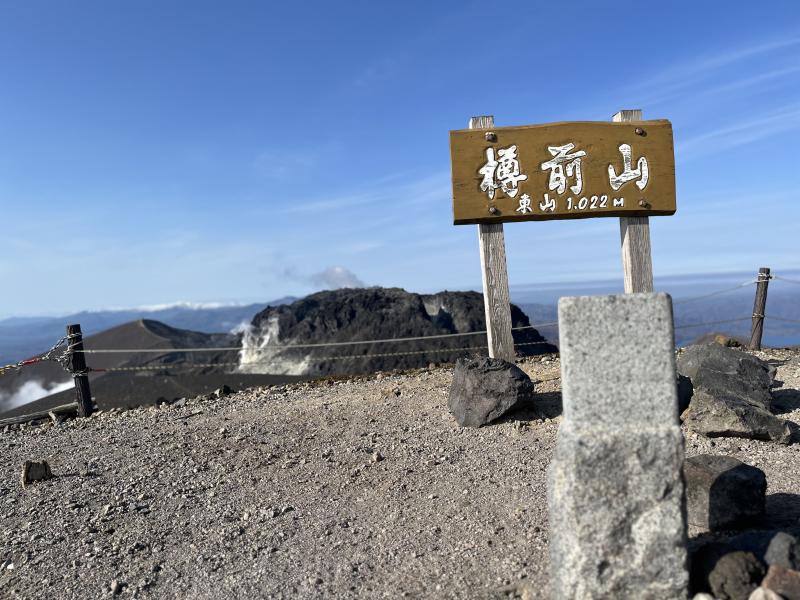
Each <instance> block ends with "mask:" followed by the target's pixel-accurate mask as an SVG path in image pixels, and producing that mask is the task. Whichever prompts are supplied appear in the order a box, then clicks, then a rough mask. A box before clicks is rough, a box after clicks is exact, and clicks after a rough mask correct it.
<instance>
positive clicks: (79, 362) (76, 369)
mask: <svg viewBox="0 0 800 600" xmlns="http://www.w3.org/2000/svg"><path fill="white" fill-rule="evenodd" d="M67 344H68V346H67V347H68V349H69V364H70V369H71V370H72V378H73V379H74V380H75V401H76V402H77V403H78V416H79V417H88V416H89V415H91V414H92V412H93V410H94V408H93V406H94V405H93V404H92V392H91V390H90V389H89V375H88V370H87V369H86V356H85V355H84V354H83V334H82V333H81V326H80V325H67Z"/></svg>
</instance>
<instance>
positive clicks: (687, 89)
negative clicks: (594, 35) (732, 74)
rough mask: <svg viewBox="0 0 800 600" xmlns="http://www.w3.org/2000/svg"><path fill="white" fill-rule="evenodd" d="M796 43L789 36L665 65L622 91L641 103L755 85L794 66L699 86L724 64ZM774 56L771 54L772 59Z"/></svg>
mask: <svg viewBox="0 0 800 600" xmlns="http://www.w3.org/2000/svg"><path fill="white" fill-rule="evenodd" d="M799 44H800V37H798V36H789V37H785V38H780V39H776V40H771V41H767V42H760V43H757V44H752V45H750V46H748V47H745V48H740V49H737V50H728V51H725V52H720V53H718V54H715V55H711V56H707V57H705V58H700V59H696V60H693V61H691V62H687V61H684V62H681V63H678V64H675V65H673V66H670V67H667V68H665V69H664V70H663V71H661V73H659V74H658V75H655V76H654V77H651V78H649V79H645V80H643V81H639V82H637V83H636V84H633V85H631V86H629V87H628V89H627V91H626V92H625V93H626V95H630V96H633V97H637V98H638V102H639V103H641V104H643V105H657V104H662V103H664V102H667V101H672V100H674V99H676V98H679V97H682V96H684V95H687V94H688V95H690V96H691V97H692V98H696V97H697V95H698V93H699V94H704V95H705V94H719V93H726V92H729V91H731V90H735V89H744V88H747V87H753V86H757V85H759V84H761V83H763V82H765V81H767V80H770V79H776V78H780V77H784V76H786V75H788V74H790V73H791V72H793V71H796V70H797V68H796V67H794V66H790V67H788V68H781V69H775V70H773V71H771V72H767V73H760V74H759V75H757V76H754V77H746V78H742V79H739V80H735V81H733V82H728V83H725V84H723V85H721V86H715V87H711V88H708V89H703V87H704V86H705V85H707V84H708V82H709V81H711V80H713V79H714V78H715V77H716V76H717V75H718V74H720V73H722V72H723V71H725V69H726V68H728V67H731V66H733V65H736V64H737V63H741V62H744V61H747V60H750V59H753V58H756V57H760V56H762V55H766V54H774V55H777V58H778V59H779V58H780V53H781V51H783V50H786V49H790V48H793V47H794V46H797V45H799ZM775 58H776V57H773V60H774V59H775ZM792 63H793V61H792Z"/></svg>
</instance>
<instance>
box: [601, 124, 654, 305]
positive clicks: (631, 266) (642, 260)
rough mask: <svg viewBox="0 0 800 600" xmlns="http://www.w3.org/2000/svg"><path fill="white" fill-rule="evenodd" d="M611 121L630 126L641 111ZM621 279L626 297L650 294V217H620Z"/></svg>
mask: <svg viewBox="0 0 800 600" xmlns="http://www.w3.org/2000/svg"><path fill="white" fill-rule="evenodd" d="M611 120H612V121H614V122H615V123H631V122H634V121H641V120H642V111H641V110H638V109H635V110H621V111H619V112H618V113H617V114H615V115H614V116H613V117H611ZM619 235H620V238H621V242H622V277H623V283H624V285H625V293H626V294H634V293H636V292H652V291H653V258H652V255H651V252H650V217H620V218H619Z"/></svg>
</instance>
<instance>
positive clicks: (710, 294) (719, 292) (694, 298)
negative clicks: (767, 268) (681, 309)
mask: <svg viewBox="0 0 800 600" xmlns="http://www.w3.org/2000/svg"><path fill="white" fill-rule="evenodd" d="M754 283H757V280H755V279H753V280H752V281H745V282H744V283H740V284H739V285H737V286H735V287H732V288H725V289H724V290H717V291H716V292H710V293H708V294H704V295H702V296H694V297H693V298H684V299H682V300H676V301H675V302H673V304H685V303H686V302H694V301H695V300H702V299H704V298H711V297H713V296H719V295H720V294H727V293H728V292H735V291H736V290H739V289H741V288H743V287H747V286H748V285H753V284H754Z"/></svg>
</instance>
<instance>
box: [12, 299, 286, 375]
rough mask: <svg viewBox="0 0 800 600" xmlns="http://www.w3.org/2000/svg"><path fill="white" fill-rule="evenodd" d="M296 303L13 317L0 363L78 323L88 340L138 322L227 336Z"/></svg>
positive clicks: (44, 343) (32, 349)
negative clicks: (269, 312)
mask: <svg viewBox="0 0 800 600" xmlns="http://www.w3.org/2000/svg"><path fill="white" fill-rule="evenodd" d="M294 300H296V298H293V297H290V296H289V297H285V298H279V299H277V300H272V301H270V302H261V303H256V304H245V305H227V306H214V305H211V306H209V305H194V304H190V303H179V304H171V305H165V306H160V307H143V308H131V309H121V310H100V311H83V312H79V313H74V314H71V315H65V316H63V317H11V318H8V319H2V320H0V363H3V364H6V363H10V362H16V361H18V360H21V359H23V358H27V357H29V356H33V355H34V354H37V353H40V352H42V351H44V350H46V349H47V348H49V347H50V346H51V345H52V344H53V343H54V342H56V341H57V340H58V339H59V338H61V337H62V336H63V335H64V328H65V327H66V326H67V325H71V324H73V323H79V324H80V326H81V330H82V331H83V333H84V335H87V336H88V335H92V334H95V333H98V332H100V331H104V330H106V329H110V328H112V327H116V326H117V325H122V324H123V323H129V322H131V321H137V320H139V319H148V320H151V321H160V322H162V323H167V324H169V325H171V326H172V327H176V328H178V329H188V330H191V331H199V332H205V333H227V332H230V331H232V330H234V329H235V328H236V327H238V326H240V325H241V324H243V323H244V324H247V323H250V321H252V319H253V317H254V316H255V315H256V313H258V312H260V311H262V310H264V309H265V308H266V307H267V306H279V305H281V304H286V303H290V302H293V301H294Z"/></svg>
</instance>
